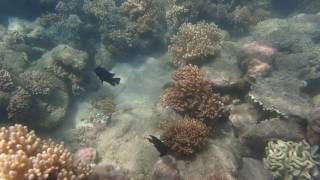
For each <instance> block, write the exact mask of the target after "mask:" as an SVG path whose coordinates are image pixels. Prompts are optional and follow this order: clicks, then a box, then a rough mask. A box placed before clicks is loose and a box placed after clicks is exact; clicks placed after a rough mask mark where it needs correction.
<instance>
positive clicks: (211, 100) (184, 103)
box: [160, 65, 224, 120]
mask: <svg viewBox="0 0 320 180" xmlns="http://www.w3.org/2000/svg"><path fill="white" fill-rule="evenodd" d="M173 80H174V82H173V85H172V87H169V88H167V89H166V90H165V91H164V92H163V95H162V96H161V99H160V103H161V105H162V106H169V107H170V108H172V109H173V110H175V111H176V112H178V113H181V114H182V115H184V116H188V117H191V118H196V119H200V120H217V119H219V118H221V117H222V116H223V114H224V103H223V99H222V98H221V96H220V95H219V94H217V93H215V92H214V91H213V90H212V83H211V82H210V81H209V80H208V79H206V77H205V75H204V74H203V73H202V72H200V70H199V68H198V67H197V66H194V65H187V66H184V67H182V68H180V69H178V70H177V71H176V72H175V74H174V75H173Z"/></svg>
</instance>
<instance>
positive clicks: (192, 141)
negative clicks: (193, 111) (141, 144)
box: [161, 118, 209, 156]
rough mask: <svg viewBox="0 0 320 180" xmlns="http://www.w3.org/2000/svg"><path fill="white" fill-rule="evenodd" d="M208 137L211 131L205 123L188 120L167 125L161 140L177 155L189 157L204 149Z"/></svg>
mask: <svg viewBox="0 0 320 180" xmlns="http://www.w3.org/2000/svg"><path fill="white" fill-rule="evenodd" d="M208 136H209V129H208V127H207V126H206V125H205V124H204V123H202V122H201V121H198V120H195V119H191V118H187V119H184V120H177V121H171V122H168V123H167V124H165V125H164V132H163V135H162V136H161V140H162V141H163V142H164V143H165V144H166V145H167V147H169V149H170V150H171V151H172V152H174V153H176V154H177V155H180V156H188V155H192V154H194V153H195V152H196V151H197V150H200V149H201V148H203V147H204V146H205V145H206V144H207V141H208Z"/></svg>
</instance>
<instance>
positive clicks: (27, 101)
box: [7, 87, 32, 120]
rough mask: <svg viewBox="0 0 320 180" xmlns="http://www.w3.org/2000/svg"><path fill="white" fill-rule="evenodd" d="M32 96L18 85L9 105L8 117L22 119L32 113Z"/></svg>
mask: <svg viewBox="0 0 320 180" xmlns="http://www.w3.org/2000/svg"><path fill="white" fill-rule="evenodd" d="M31 104H32V96H31V95H30V94H29V93H28V92H27V91H26V90H25V89H23V88H22V87H18V88H17V90H16V91H15V92H13V96H11V98H10V101H9V104H8V106H7V112H8V118H9V119H12V120H20V119H23V118H25V116H26V115H30V110H31Z"/></svg>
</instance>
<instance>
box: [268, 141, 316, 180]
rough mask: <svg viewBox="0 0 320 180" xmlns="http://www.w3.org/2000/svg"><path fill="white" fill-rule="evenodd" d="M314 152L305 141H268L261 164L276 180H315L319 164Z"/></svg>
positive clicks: (314, 148) (313, 148)
mask: <svg viewBox="0 0 320 180" xmlns="http://www.w3.org/2000/svg"><path fill="white" fill-rule="evenodd" d="M316 150H317V147H311V146H310V145H309V144H308V143H307V142H305V141H302V142H298V143H296V142H293V141H282V140H277V141H270V142H268V145H267V147H266V158H264V159H263V162H264V165H265V167H266V168H267V169H269V170H270V171H271V173H272V175H273V176H274V177H275V178H276V179H284V180H287V179H288V180H290V179H315V177H316V176H318V175H319V173H318V165H319V164H320V161H319V157H318V156H316V155H315V152H316Z"/></svg>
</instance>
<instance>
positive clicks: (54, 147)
mask: <svg viewBox="0 0 320 180" xmlns="http://www.w3.org/2000/svg"><path fill="white" fill-rule="evenodd" d="M73 162H74V161H73V157H72V154H71V153H70V152H68V151H67V150H66V149H64V147H63V145H61V144H56V143H53V142H52V141H48V142H46V141H43V140H41V139H40V138H39V137H37V136H36V135H35V133H34V132H33V131H28V129H27V127H25V126H22V125H15V126H10V127H9V128H4V127H3V128H1V129H0V179H3V180H22V179H29V180H36V179H70V180H75V179H85V178H87V177H88V175H89V174H90V173H91V169H90V168H89V167H87V166H85V165H82V164H74V163H73Z"/></svg>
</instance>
